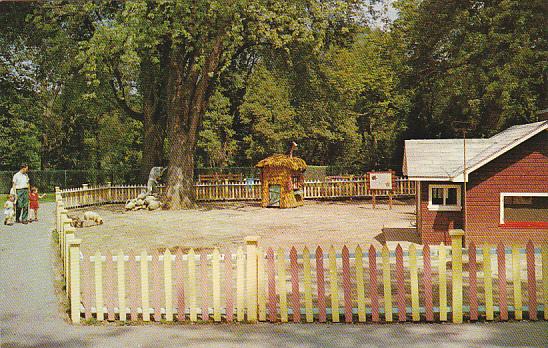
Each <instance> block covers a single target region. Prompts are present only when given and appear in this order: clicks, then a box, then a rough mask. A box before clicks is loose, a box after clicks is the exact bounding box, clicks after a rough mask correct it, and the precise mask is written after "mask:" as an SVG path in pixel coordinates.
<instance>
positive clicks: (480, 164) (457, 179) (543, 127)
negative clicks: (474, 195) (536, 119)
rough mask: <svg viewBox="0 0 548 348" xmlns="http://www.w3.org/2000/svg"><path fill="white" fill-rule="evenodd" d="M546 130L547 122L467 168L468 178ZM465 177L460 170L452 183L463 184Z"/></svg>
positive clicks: (460, 169)
mask: <svg viewBox="0 0 548 348" xmlns="http://www.w3.org/2000/svg"><path fill="white" fill-rule="evenodd" d="M545 130H548V122H545V123H544V124H543V125H541V126H540V127H538V128H537V129H535V130H534V131H533V132H531V133H529V134H527V135H526V136H524V137H522V138H519V139H518V140H516V141H514V142H513V143H511V144H509V145H508V146H506V147H504V148H502V149H500V150H499V151H497V152H495V153H494V154H492V155H491V156H489V157H486V158H484V159H483V160H481V161H480V162H478V163H477V164H475V165H473V166H472V167H470V168H467V170H466V176H468V175H469V174H470V173H472V172H473V171H475V170H477V169H479V168H481V167H483V166H484V165H486V164H487V163H489V162H491V161H492V160H494V159H495V158H497V157H499V156H501V155H503V154H504V153H506V152H508V151H510V150H511V149H513V148H515V147H516V146H518V145H519V144H521V143H523V142H525V141H526V140H528V139H531V138H532V137H534V136H535V135H537V134H539V133H540V132H542V131H545ZM457 173H458V174H457ZM463 175H464V171H463V170H462V168H459V170H458V172H456V173H455V175H454V176H453V177H452V178H451V181H453V182H463ZM466 179H468V178H466ZM466 181H468V180H466Z"/></svg>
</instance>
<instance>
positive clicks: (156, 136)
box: [140, 115, 165, 183]
mask: <svg viewBox="0 0 548 348" xmlns="http://www.w3.org/2000/svg"><path fill="white" fill-rule="evenodd" d="M143 131H144V137H143V157H142V159H141V173H140V178H141V181H144V182H145V183H146V180H148V175H149V173H150V169H151V168H152V167H156V166H161V165H162V162H163V157H164V156H163V152H164V138H165V136H164V135H165V134H164V132H165V125H164V124H159V123H155V122H152V121H151V120H148V121H147V117H146V115H145V121H144V122H143Z"/></svg>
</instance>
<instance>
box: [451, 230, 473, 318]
mask: <svg viewBox="0 0 548 348" xmlns="http://www.w3.org/2000/svg"><path fill="white" fill-rule="evenodd" d="M449 235H450V236H451V253H452V260H451V261H452V271H453V278H452V284H453V289H452V304H451V307H452V311H453V323H462V237H463V236H464V231H463V230H461V229H455V230H450V231H449ZM474 252H475V250H474Z"/></svg>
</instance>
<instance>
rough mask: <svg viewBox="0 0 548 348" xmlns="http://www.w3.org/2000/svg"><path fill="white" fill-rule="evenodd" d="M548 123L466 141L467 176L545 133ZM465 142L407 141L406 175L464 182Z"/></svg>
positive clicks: (534, 124) (405, 154) (419, 178)
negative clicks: (542, 132) (528, 140)
mask: <svg viewBox="0 0 548 348" xmlns="http://www.w3.org/2000/svg"><path fill="white" fill-rule="evenodd" d="M546 129H548V121H542V122H535V123H529V124H524V125H518V126H513V127H510V128H508V129H506V130H505V131H503V132H501V133H498V134H496V135H494V136H492V137H491V138H487V139H466V158H467V159H466V168H467V169H466V171H467V175H468V174H469V173H471V172H473V171H474V170H476V169H478V168H480V167H482V166H483V165H485V164H486V163H488V162H490V161H491V160H493V159H495V158H497V157H499V156H500V155H502V154H504V153H506V152H507V151H509V150H510V149H512V148H514V147H516V146H517V145H519V144H521V143H523V142H524V141H526V140H527V139H529V138H531V137H533V136H535V135H536V134H538V133H540V132H541V131H543V130H546ZM463 172H464V163H463V140H462V139H427V140H406V141H405V152H404V160H403V173H404V175H407V176H408V177H409V178H410V179H413V180H432V181H455V182H462V181H463V180H464V178H463Z"/></svg>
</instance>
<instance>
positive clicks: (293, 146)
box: [289, 141, 297, 158]
mask: <svg viewBox="0 0 548 348" xmlns="http://www.w3.org/2000/svg"><path fill="white" fill-rule="evenodd" d="M296 148H297V143H296V142H294V141H293V142H291V148H290V149H289V158H293V150H295V149H296Z"/></svg>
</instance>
